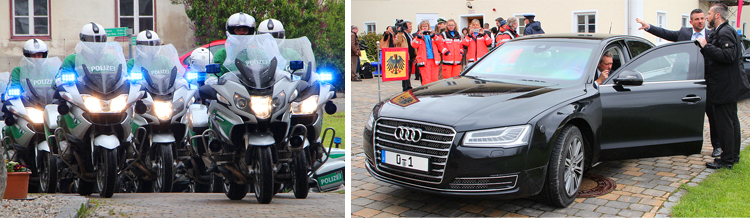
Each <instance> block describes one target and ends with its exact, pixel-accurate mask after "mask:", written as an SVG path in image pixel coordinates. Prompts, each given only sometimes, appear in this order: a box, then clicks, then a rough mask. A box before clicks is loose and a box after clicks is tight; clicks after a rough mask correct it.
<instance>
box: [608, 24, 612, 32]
mask: <svg viewBox="0 0 750 218" xmlns="http://www.w3.org/2000/svg"><path fill="white" fill-rule="evenodd" d="M609 34H612V22H609Z"/></svg>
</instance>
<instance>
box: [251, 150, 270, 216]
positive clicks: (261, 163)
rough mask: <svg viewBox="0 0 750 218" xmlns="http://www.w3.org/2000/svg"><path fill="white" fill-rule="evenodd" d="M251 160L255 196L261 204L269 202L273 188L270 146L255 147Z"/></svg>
mask: <svg viewBox="0 0 750 218" xmlns="http://www.w3.org/2000/svg"><path fill="white" fill-rule="evenodd" d="M256 148H257V149H256V151H255V158H254V160H253V171H254V172H255V175H254V176H255V178H254V180H255V181H253V188H254V190H255V198H256V199H257V200H258V202H259V203H261V204H268V203H271V199H273V195H274V194H275V190H274V188H273V160H272V159H271V147H268V146H266V147H256Z"/></svg>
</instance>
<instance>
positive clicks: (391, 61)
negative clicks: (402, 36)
mask: <svg viewBox="0 0 750 218" xmlns="http://www.w3.org/2000/svg"><path fill="white" fill-rule="evenodd" d="M405 65H406V61H405V60H404V58H403V57H401V55H398V54H394V55H393V56H391V57H390V58H388V60H387V61H386V65H385V66H386V67H387V68H386V69H388V72H391V73H393V74H398V73H399V72H400V71H401V70H402V69H403V68H404V66H405Z"/></svg>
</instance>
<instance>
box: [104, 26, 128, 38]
mask: <svg viewBox="0 0 750 218" xmlns="http://www.w3.org/2000/svg"><path fill="white" fill-rule="evenodd" d="M104 31H106V32H107V37H120V36H128V28H127V27H119V28H105V29H104Z"/></svg>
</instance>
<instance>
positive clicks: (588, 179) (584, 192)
mask: <svg viewBox="0 0 750 218" xmlns="http://www.w3.org/2000/svg"><path fill="white" fill-rule="evenodd" d="M616 186H617V185H616V184H615V181H612V180H611V179H609V178H607V177H603V176H600V175H596V174H586V175H583V181H581V188H580V189H578V197H579V198H590V197H596V196H602V195H605V194H607V193H609V192H611V191H612V190H615V187H616Z"/></svg>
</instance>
